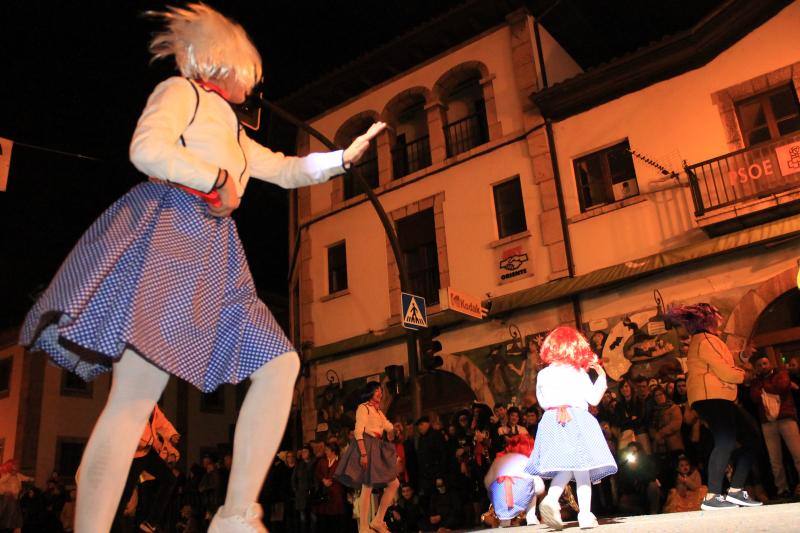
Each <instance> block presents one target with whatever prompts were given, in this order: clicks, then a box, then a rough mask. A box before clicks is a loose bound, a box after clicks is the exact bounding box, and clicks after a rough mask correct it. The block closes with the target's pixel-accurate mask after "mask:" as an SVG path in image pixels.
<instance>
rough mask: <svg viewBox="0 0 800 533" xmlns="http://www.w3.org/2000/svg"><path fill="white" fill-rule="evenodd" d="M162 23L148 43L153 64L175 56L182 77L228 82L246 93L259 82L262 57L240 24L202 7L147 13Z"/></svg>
mask: <svg viewBox="0 0 800 533" xmlns="http://www.w3.org/2000/svg"><path fill="white" fill-rule="evenodd" d="M146 14H147V15H149V16H152V17H155V18H158V19H160V20H162V21H163V22H164V29H163V31H161V32H159V33H156V34H155V35H154V36H153V40H152V41H151V42H150V51H151V52H152V53H153V60H154V61H155V60H157V59H162V58H166V57H169V56H175V64H176V65H177V66H178V70H180V71H181V74H182V75H183V76H186V77H187V78H193V79H197V78H200V79H202V80H206V81H209V80H212V79H225V78H229V79H232V81H233V82H234V83H236V84H238V85H240V86H241V87H243V88H244V89H245V90H246V91H247V92H249V91H250V90H251V89H252V88H253V87H254V86H255V84H256V83H258V81H259V80H260V79H261V56H260V55H259V54H258V50H256V47H255V46H253V43H252V42H250V38H249V37H248V36H247V32H245V31H244V28H242V27H241V26H240V25H239V24H237V23H236V22H234V21H232V20H230V19H229V18H227V17H225V16H224V15H222V14H221V13H219V12H217V11H215V10H214V9H212V8H210V7H208V6H207V5H205V4H202V3H196V4H189V5H187V6H186V7H185V8H179V7H174V6H169V7H167V11H164V12H153V11H150V12H147V13H146Z"/></svg>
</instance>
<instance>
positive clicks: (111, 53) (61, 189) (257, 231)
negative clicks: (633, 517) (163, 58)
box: [0, 0, 719, 328]
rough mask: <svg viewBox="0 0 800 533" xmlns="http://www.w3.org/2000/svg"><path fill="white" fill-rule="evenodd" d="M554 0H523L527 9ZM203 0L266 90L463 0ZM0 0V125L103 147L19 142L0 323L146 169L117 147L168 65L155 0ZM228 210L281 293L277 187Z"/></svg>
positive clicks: (574, 8)
mask: <svg viewBox="0 0 800 533" xmlns="http://www.w3.org/2000/svg"><path fill="white" fill-rule="evenodd" d="M551 1H552V0H539V1H532V2H530V3H529V4H530V5H531V7H532V8H533V9H534V12H537V10H540V9H542V8H544V7H546V6H547V5H549V4H550V3H551ZM207 3H208V4H210V5H212V6H214V7H216V8H218V9H220V10H221V11H222V12H223V13H225V14H227V15H229V16H232V17H233V18H235V19H236V20H237V21H238V22H240V23H241V24H242V25H243V26H244V27H245V28H246V29H247V30H248V32H249V33H250V35H251V36H252V38H253V40H254V42H255V44H256V46H257V48H258V49H259V50H260V52H261V54H262V58H263V62H264V72H265V76H266V82H267V84H266V97H267V98H270V99H279V98H281V97H283V96H286V95H287V94H289V93H291V92H293V91H294V90H296V89H298V88H299V87H302V86H303V85H304V84H306V83H308V82H310V81H312V80H314V79H316V78H318V77H319V76H321V75H324V74H325V73H326V72H330V71H331V70H332V69H334V68H336V67H338V66H341V65H342V64H344V63H346V62H348V61H350V60H352V59H355V58H357V57H359V56H361V55H363V54H364V53H366V52H368V51H369V50H371V49H373V48H374V47H376V46H378V45H381V44H383V43H386V42H388V41H390V40H391V39H392V38H393V37H396V36H397V35H400V34H402V33H403V32H404V31H406V30H408V29H410V28H413V27H415V26H417V25H418V24H420V23H422V22H425V21H426V20H429V19H430V18H431V17H433V16H436V15H439V14H441V13H444V12H446V11H447V10H448V9H450V8H452V7H453V6H455V5H458V4H460V3H461V0H429V1H422V0H402V1H401V0H379V1H375V0H371V1H364V0H353V1H344V0H341V1H315V2H304V1H301V0H296V1H283V0H281V1H277V0H274V1H244V0H228V1H221V0H217V1H209V2H207ZM718 3H719V1H718V0H703V1H697V2H689V3H688V4H692V5H693V7H691V8H686V4H687V3H686V2H678V1H675V0H666V1H664V2H659V3H658V4H657V5H655V6H647V7H645V6H646V5H647V4H650V3H649V2H640V1H638V0H636V1H634V0H618V1H615V2H593V1H588V0H586V1H584V0H563V1H562V3H561V4H560V5H559V6H558V8H557V9H555V10H553V12H552V15H551V17H552V24H553V27H554V29H556V28H557V27H566V23H567V22H569V23H570V24H574V23H582V24H583V25H584V27H586V28H589V29H590V31H588V32H584V34H583V35H576V34H575V33H576V32H575V31H574V30H570V32H569V33H568V34H566V35H563V36H559V35H556V37H557V38H559V37H563V38H564V40H565V41H567V40H569V42H570V45H569V46H567V48H568V50H570V51H572V52H573V55H574V57H575V58H576V60H578V61H579V62H580V63H581V64H582V66H583V67H584V68H587V67H591V66H593V65H596V64H598V63H600V62H603V61H608V60H610V59H612V58H613V57H615V56H618V55H621V54H623V53H625V52H628V51H632V50H634V49H636V48H638V47H639V46H642V45H644V44H647V43H648V42H651V41H653V40H656V39H658V38H660V37H661V36H663V35H664V34H667V33H671V32H674V31H677V30H680V29H683V28H685V27H688V25H690V24H691V23H693V22H694V21H696V20H697V19H698V18H699V17H700V16H701V15H702V14H704V13H706V12H707V11H708V10H709V9H710V7H712V6H713V5H715V4H718ZM1 4H2V5H0V52H1V53H2V62H3V63H2V69H1V70H0V72H2V74H0V79H2V83H0V137H6V138H10V139H12V140H14V141H16V142H19V143H29V144H34V145H41V146H45V147H48V148H52V149H56V150H62V151H67V152H75V153H80V154H85V155H87V156H91V157H94V158H97V159H99V160H100V161H93V160H85V159H79V158H75V157H65V156H62V155H58V154H54V153H48V152H43V151H40V150H34V149H31V148H27V147H25V146H22V145H15V147H14V152H13V158H12V163H11V174H10V176H9V185H8V191H7V192H5V193H0V213H2V215H0V216H1V217H2V218H0V220H2V223H3V227H2V233H0V235H1V236H0V305H2V308H1V310H0V328H5V327H13V326H17V325H19V324H20V323H21V321H22V319H23V318H24V314H25V312H26V311H27V309H28V308H29V307H30V305H31V304H32V298H33V297H34V295H35V294H36V293H37V292H38V291H40V290H42V289H43V288H44V287H45V286H46V284H47V283H48V282H49V280H50V278H51V277H52V275H53V274H54V273H55V271H56V270H57V268H58V266H59V264H60V262H61V261H62V260H63V258H64V257H65V256H66V254H67V253H68V252H69V250H70V249H71V247H72V246H73V244H74V243H75V241H76V240H77V239H78V238H79V237H80V235H81V233H82V232H83V231H84V230H85V229H86V228H87V227H88V226H89V225H90V224H91V222H92V220H93V219H94V218H96V217H97V216H98V215H99V214H100V213H101V212H102V211H103V210H104V209H105V208H106V207H108V205H109V204H110V203H111V202H113V201H114V200H115V199H116V198H117V197H119V196H120V195H121V194H123V193H124V192H125V191H126V190H128V189H129V188H130V187H131V186H132V185H134V184H136V183H137V182H138V181H140V180H141V179H142V176H141V175H140V174H138V173H137V171H136V170H135V169H134V168H133V166H132V165H131V164H130V163H129V162H128V160H127V150H128V143H129V141H130V136H131V134H132V133H133V129H134V126H135V124H136V120H137V118H138V116H139V113H140V112H141V110H142V107H143V106H144V102H145V100H146V98H147V96H148V94H149V93H150V91H151V90H152V88H153V87H154V86H155V85H156V84H157V83H158V82H159V81H161V80H162V79H164V78H166V77H168V76H170V75H172V74H173V73H174V67H173V65H172V64H171V63H169V62H159V63H156V64H152V65H151V64H149V54H148V51H147V42H148V40H149V37H150V34H151V33H152V32H153V31H154V30H155V29H156V26H155V24H154V23H153V21H151V20H148V19H146V18H143V17H141V16H140V15H141V13H142V12H143V11H145V10H147V9H162V8H163V6H164V2H163V1H161V2H155V1H149V0H147V1H144V0H142V1H138V0H137V1H134V0H108V1H105V2H100V1H79V2H76V1H67V0H49V1H47V0H5V1H4V2H2V3H1ZM598 4H601V5H603V6H604V7H602V8H600V7H598ZM643 4H644V6H643ZM648 10H649V11H648ZM665 13H666V15H665ZM667 15H668V16H667ZM574 21H577V22H574ZM614 25H619V26H623V27H626V28H625V29H626V31H619V30H620V28H614V27H613V26H614ZM545 27H547V21H545ZM627 30H629V31H627ZM554 33H558V32H557V31H554ZM565 33H566V32H565ZM254 137H255V138H256V139H258V140H259V141H260V142H262V143H264V144H266V145H268V146H270V147H271V148H273V149H278V150H284V151H289V152H291V149H292V141H293V135H292V131H291V130H289V129H287V128H286V127H284V126H279V125H277V124H273V123H272V120H271V118H270V117H267V121H266V126H264V125H262V128H261V130H260V131H259V132H258V133H257V134H255V135H254ZM234 216H235V218H236V220H237V224H238V226H239V231H240V234H241V237H242V241H243V243H244V246H245V250H246V252H247V255H248V258H249V260H250V265H251V269H252V272H253V276H254V278H255V281H256V285H257V287H258V289H259V292H261V293H262V294H263V295H266V294H285V293H286V291H287V281H286V277H287V271H288V266H287V256H288V244H287V243H288V238H287V216H288V210H287V194H286V192H285V191H283V190H281V189H279V188H277V187H274V186H272V185H269V184H265V183H262V182H259V181H258V180H251V181H250V185H249V186H248V189H247V194H246V195H245V198H244V201H243V203H242V206H241V208H240V209H239V210H238V211H237V212H236V214H235V215H234Z"/></svg>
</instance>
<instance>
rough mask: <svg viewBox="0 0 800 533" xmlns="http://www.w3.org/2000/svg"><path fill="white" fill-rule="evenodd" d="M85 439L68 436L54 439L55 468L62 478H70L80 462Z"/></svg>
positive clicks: (73, 475)
mask: <svg viewBox="0 0 800 533" xmlns="http://www.w3.org/2000/svg"><path fill="white" fill-rule="evenodd" d="M85 447H86V440H84V439H74V438H68V437H61V438H58V439H57V441H56V468H55V470H56V471H57V472H58V473H59V475H60V476H61V477H62V478H63V479H72V478H74V477H75V472H77V471H78V465H80V464H81V457H82V456H83V449H84V448H85Z"/></svg>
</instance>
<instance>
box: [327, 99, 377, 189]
mask: <svg viewBox="0 0 800 533" xmlns="http://www.w3.org/2000/svg"><path fill="white" fill-rule="evenodd" d="M376 120H377V113H374V112H366V113H361V114H359V115H356V116H355V117H353V118H351V119H350V120H348V121H347V122H346V123H345V124H344V125H343V126H342V127H341V128H340V129H339V132H338V133H337V134H336V136H335V139H334V140H335V142H336V144H337V145H339V146H349V145H350V143H351V142H353V139H355V138H356V137H358V136H359V135H361V134H363V133H364V132H366V131H367V129H369V127H370V126H371V125H372V124H373V123H374V122H375V121H376ZM356 172H357V173H360V174H361V177H363V178H364V180H365V181H366V182H367V183H368V184H369V186H370V187H372V188H373V189H374V188H376V187H378V185H379V179H378V151H377V148H376V143H374V142H372V143H370V146H369V149H367V151H366V153H365V154H364V155H363V156H362V157H361V159H360V160H359V161H358V163H356V164H355V165H353V170H352V172H351V173H348V174H345V175H344V183H343V197H344V199H345V200H347V199H348V198H352V197H354V196H356V195H358V194H361V193H362V192H363V191H362V190H361V187H360V186H359V185H358V183H357V181H356V180H355V179H354V177H353V176H352V173H356Z"/></svg>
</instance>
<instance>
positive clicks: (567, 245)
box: [533, 2, 583, 329]
mask: <svg viewBox="0 0 800 533" xmlns="http://www.w3.org/2000/svg"><path fill="white" fill-rule="evenodd" d="M558 4H559V2H556V3H554V4H553V5H551V6H550V7H549V8H547V9H546V10H545V11H544V12H542V14H541V15H540V16H539V17H536V18H535V19H534V20H533V37H534V40H535V41H536V52H537V56H538V59H539V74H540V75H541V78H542V89H546V88H547V87H548V82H547V69H546V68H545V64H544V52H543V51H542V37H541V34H540V32H539V20H540V19H541V18H542V17H544V16H545V15H546V14H547V13H549V12H550V10H552V9H553V8H554V7H556V6H557V5H558ZM544 128H545V133H546V135H547V145H548V147H549V148H550V164H551V165H552V166H553V179H554V181H555V186H556V200H557V201H558V214H559V216H560V218H561V235H562V237H563V239H564V253H565V254H566V256H567V274H568V275H569V277H571V278H574V277H575V260H574V258H573V255H572V241H571V240H570V236H569V225H568V221H567V211H566V208H565V206H564V192H563V190H562V188H561V172H560V170H559V167H558V154H556V140H555V135H554V134H553V121H552V120H550V119H549V118H547V117H545V118H544ZM570 300H571V302H572V311H573V313H574V315H575V327H576V328H577V329H580V328H581V323H582V322H583V319H582V313H581V301H580V296H578V295H577V294H576V295H573V296H571V297H570Z"/></svg>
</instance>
